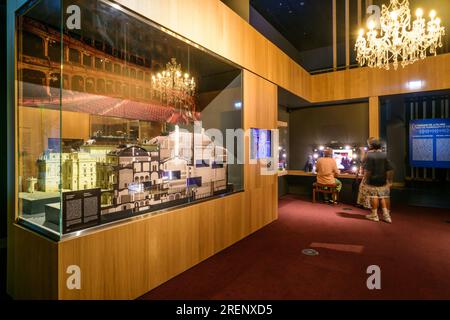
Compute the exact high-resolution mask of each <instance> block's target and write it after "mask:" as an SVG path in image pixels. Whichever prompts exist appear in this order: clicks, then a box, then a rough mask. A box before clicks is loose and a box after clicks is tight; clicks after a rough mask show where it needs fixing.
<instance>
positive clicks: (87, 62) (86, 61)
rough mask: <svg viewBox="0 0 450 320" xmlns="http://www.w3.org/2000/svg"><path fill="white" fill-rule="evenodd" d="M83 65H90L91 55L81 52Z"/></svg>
mask: <svg viewBox="0 0 450 320" xmlns="http://www.w3.org/2000/svg"><path fill="white" fill-rule="evenodd" d="M83 65H84V66H86V67H92V56H90V55H88V54H86V53H84V54H83Z"/></svg>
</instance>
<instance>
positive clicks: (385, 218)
mask: <svg viewBox="0 0 450 320" xmlns="http://www.w3.org/2000/svg"><path fill="white" fill-rule="evenodd" d="M382 219H383V221H384V222H387V223H392V219H391V215H390V214H389V213H383V217H382Z"/></svg>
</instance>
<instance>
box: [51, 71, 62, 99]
mask: <svg viewBox="0 0 450 320" xmlns="http://www.w3.org/2000/svg"><path fill="white" fill-rule="evenodd" d="M60 79H61V75H60V74H59V73H52V74H50V81H49V85H50V95H51V96H52V97H59V86H60V84H61V80H60Z"/></svg>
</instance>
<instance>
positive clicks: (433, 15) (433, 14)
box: [430, 10, 436, 19]
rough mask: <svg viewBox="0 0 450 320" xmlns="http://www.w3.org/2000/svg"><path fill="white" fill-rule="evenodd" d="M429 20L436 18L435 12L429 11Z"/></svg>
mask: <svg viewBox="0 0 450 320" xmlns="http://www.w3.org/2000/svg"><path fill="white" fill-rule="evenodd" d="M430 18H431V19H434V18H436V10H431V11H430Z"/></svg>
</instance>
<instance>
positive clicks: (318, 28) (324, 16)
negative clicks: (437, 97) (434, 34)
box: [250, 0, 450, 53]
mask: <svg viewBox="0 0 450 320" xmlns="http://www.w3.org/2000/svg"><path fill="white" fill-rule="evenodd" d="M361 2H362V5H363V6H364V4H365V2H366V1H365V0H362V1H361ZM336 3H337V19H338V42H339V41H343V40H344V34H343V32H341V31H343V30H344V29H343V24H344V21H345V16H344V12H345V0H337V1H336ZM373 3H374V4H376V5H382V4H388V3H389V0H373ZM409 3H410V8H411V12H412V14H413V15H414V12H415V10H416V9H417V8H418V7H422V8H423V9H424V11H425V12H426V14H427V15H428V12H429V11H430V10H431V9H435V10H437V12H438V15H439V17H440V18H441V19H442V21H443V24H444V26H446V29H447V30H446V31H447V32H446V39H445V44H444V49H443V50H442V51H441V53H443V52H449V51H450V50H449V44H448V42H449V40H448V39H449V34H450V0H410V1H409ZM250 4H251V5H252V6H253V8H254V9H256V10H257V11H258V12H259V13H260V14H261V15H262V16H263V17H264V18H265V19H266V20H267V21H268V22H269V23H270V24H271V25H272V26H273V27H275V29H277V30H278V31H279V32H280V33H281V34H282V35H283V36H284V37H285V38H286V39H287V40H288V41H289V42H290V43H291V44H292V45H293V46H294V47H295V48H296V49H297V50H298V51H299V52H303V51H308V50H312V49H317V48H323V47H329V46H332V41H333V38H332V37H333V35H332V30H333V25H332V1H331V0H250ZM350 6H351V9H350V10H351V11H350V19H351V24H352V25H351V27H350V30H351V32H356V30H358V29H359V27H358V26H357V25H356V20H357V19H356V17H355V15H356V0H350ZM363 11H365V10H363ZM363 13H364V12H363ZM353 24H355V25H353Z"/></svg>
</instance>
